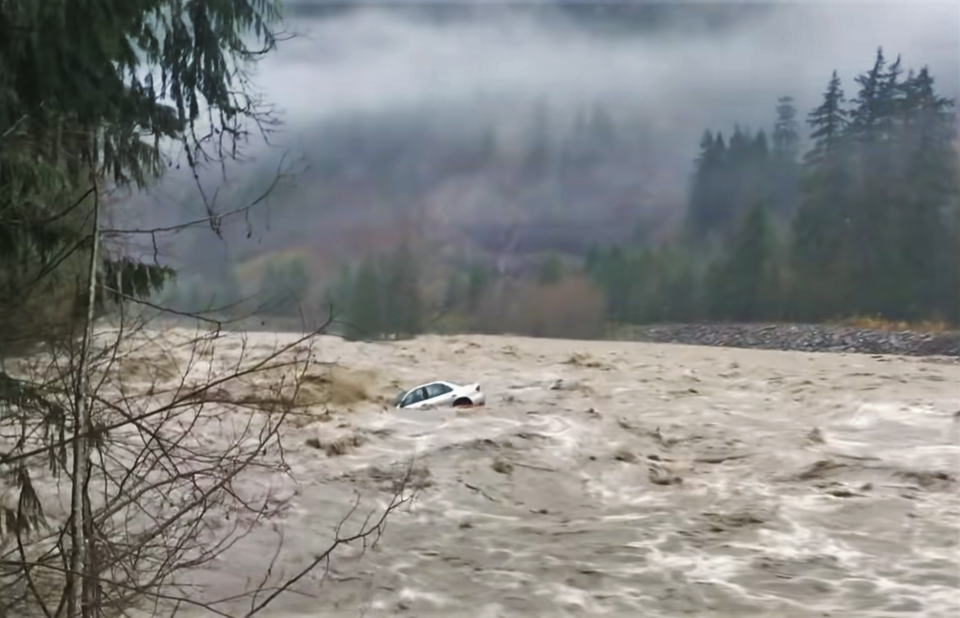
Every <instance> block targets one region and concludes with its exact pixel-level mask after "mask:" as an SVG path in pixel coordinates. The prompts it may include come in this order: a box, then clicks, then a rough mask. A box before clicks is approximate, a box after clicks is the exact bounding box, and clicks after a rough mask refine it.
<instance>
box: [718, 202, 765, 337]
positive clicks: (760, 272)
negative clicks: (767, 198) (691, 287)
mask: <svg viewBox="0 0 960 618" xmlns="http://www.w3.org/2000/svg"><path fill="white" fill-rule="evenodd" d="M778 272H779V268H778V265H777V263H776V251H775V247H774V244H773V232H772V229H771V226H770V223H769V220H768V215H767V212H766V209H765V208H764V207H763V206H762V205H757V206H755V207H754V208H752V209H751V210H750V211H749V212H748V213H747V214H746V216H745V217H744V218H743V219H742V222H741V225H740V227H739V228H738V229H737V230H736V231H735V233H733V234H732V235H731V236H730V238H729V240H728V244H727V246H726V247H725V250H724V253H723V255H722V256H721V257H720V258H719V259H718V261H717V263H716V264H715V265H714V266H713V268H712V269H711V272H710V280H709V281H708V285H709V286H710V306H711V309H712V315H713V317H715V318H718V319H728V320H736V321H741V322H748V321H755V320H758V319H763V318H769V317H773V316H775V314H776V308H777V305H778V297H779V279H778Z"/></svg>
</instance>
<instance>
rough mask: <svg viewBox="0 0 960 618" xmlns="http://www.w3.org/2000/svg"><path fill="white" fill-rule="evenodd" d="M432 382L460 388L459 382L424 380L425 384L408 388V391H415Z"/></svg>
mask: <svg viewBox="0 0 960 618" xmlns="http://www.w3.org/2000/svg"><path fill="white" fill-rule="evenodd" d="M431 384H445V385H447V386H449V387H450V388H460V385H459V384H457V383H455V382H447V381H446V380H434V381H433V382H424V383H423V384H420V385H419V386H414V387H413V388H411V389H408V390H407V391H406V392H407V393H409V392H410V391H415V390H417V389H418V388H423V387H424V386H430V385H431Z"/></svg>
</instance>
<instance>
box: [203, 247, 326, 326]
mask: <svg viewBox="0 0 960 618" xmlns="http://www.w3.org/2000/svg"><path fill="white" fill-rule="evenodd" d="M309 288H310V277H309V275H308V274H307V268H306V265H305V264H304V261H303V259H302V258H300V257H294V258H290V259H287V260H283V261H279V262H271V263H270V264H269V265H267V268H266V269H265V270H264V272H263V276H262V277H261V279H260V290H259V294H258V296H259V297H260V299H259V300H260V304H261V306H262V309H261V310H262V311H263V313H265V314H267V315H274V316H283V317H297V316H299V315H300V312H301V310H302V307H303V302H304V299H305V298H306V296H307V292H308V291H309ZM224 300H226V301H227V304H229V302H233V301H232V300H230V299H224ZM221 303H222V301H221Z"/></svg>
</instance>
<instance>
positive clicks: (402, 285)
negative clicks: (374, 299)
mask: <svg viewBox="0 0 960 618" xmlns="http://www.w3.org/2000/svg"><path fill="white" fill-rule="evenodd" d="M384 266H385V268H384V275H383V277H382V282H383V285H384V291H383V293H382V303H383V307H384V311H385V313H384V316H383V326H384V328H385V330H386V331H387V332H390V333H392V334H394V335H397V336H399V335H417V334H419V333H420V332H421V330H422V328H423V323H422V321H423V315H422V311H423V309H422V302H421V298H420V276H419V272H418V268H417V264H416V258H415V256H414V255H413V252H412V251H411V250H410V246H409V245H408V244H407V242H406V240H404V241H403V243H401V245H400V247H399V248H398V249H397V250H396V252H395V253H394V254H393V255H392V256H391V257H390V259H389V260H388V261H387V262H386V264H385V265H384Z"/></svg>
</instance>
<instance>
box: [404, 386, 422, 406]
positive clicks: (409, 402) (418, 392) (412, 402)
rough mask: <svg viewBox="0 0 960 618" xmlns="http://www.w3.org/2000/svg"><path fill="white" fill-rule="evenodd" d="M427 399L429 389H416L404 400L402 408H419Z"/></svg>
mask: <svg viewBox="0 0 960 618" xmlns="http://www.w3.org/2000/svg"><path fill="white" fill-rule="evenodd" d="M426 398H427V389H426V388H425V387H423V386H421V387H420V388H415V389H413V390H412V391H410V392H409V393H407V396H406V397H404V398H403V402H402V403H401V404H400V407H401V408H419V407H420V405H421V404H423V402H424V400H425V399H426Z"/></svg>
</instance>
